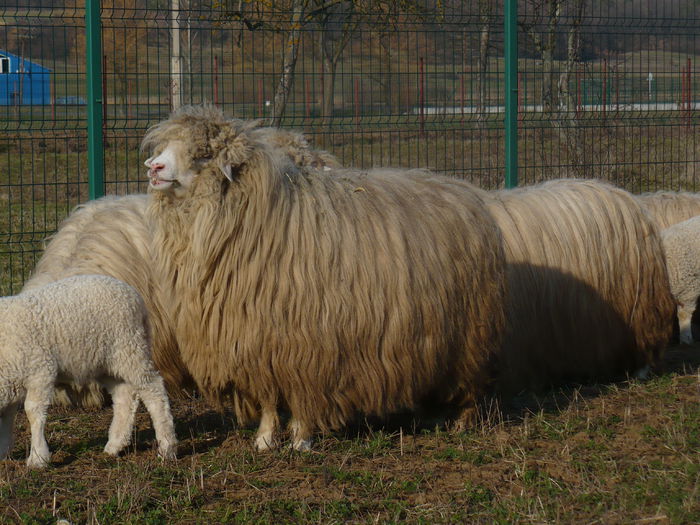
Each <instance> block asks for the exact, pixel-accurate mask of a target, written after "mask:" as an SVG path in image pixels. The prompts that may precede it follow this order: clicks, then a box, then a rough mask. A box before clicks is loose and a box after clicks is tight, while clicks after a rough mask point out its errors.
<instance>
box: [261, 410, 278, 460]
mask: <svg viewBox="0 0 700 525" xmlns="http://www.w3.org/2000/svg"><path fill="white" fill-rule="evenodd" d="M279 424H280V422H279V416H278V415H277V408H276V407H263V409H262V415H261V416H260V426H259V427H258V433H257V435H256V436H255V448H256V449H258V450H259V451H264V450H271V449H274V448H277V446H278V441H277V438H276V436H275V434H276V433H277V431H278V429H279Z"/></svg>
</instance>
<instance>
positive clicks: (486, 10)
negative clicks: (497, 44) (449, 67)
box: [462, 0, 493, 127]
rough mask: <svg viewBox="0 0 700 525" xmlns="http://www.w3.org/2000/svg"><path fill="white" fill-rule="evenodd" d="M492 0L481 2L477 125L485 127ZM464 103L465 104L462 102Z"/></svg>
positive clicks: (482, 0)
mask: <svg viewBox="0 0 700 525" xmlns="http://www.w3.org/2000/svg"><path fill="white" fill-rule="evenodd" d="M492 11H493V9H492V2H491V0H479V20H480V22H481V32H480V35H479V94H478V96H479V100H478V103H477V104H478V106H477V107H478V116H477V123H478V126H479V127H483V125H484V122H485V120H486V98H487V96H486V86H487V85H488V84H487V82H486V74H487V72H488V69H489V44H490V42H491V15H492ZM462 103H464V102H462Z"/></svg>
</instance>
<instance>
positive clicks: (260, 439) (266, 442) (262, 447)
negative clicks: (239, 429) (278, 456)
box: [255, 435, 279, 452]
mask: <svg viewBox="0 0 700 525" xmlns="http://www.w3.org/2000/svg"><path fill="white" fill-rule="evenodd" d="M278 446H279V443H277V440H276V439H275V438H273V437H271V436H269V435H267V436H257V437H256V438H255V449H256V450H257V451H258V452H267V451H268V450H274V449H276V448H277V447H278Z"/></svg>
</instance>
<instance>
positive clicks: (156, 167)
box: [148, 162, 165, 173]
mask: <svg viewBox="0 0 700 525" xmlns="http://www.w3.org/2000/svg"><path fill="white" fill-rule="evenodd" d="M164 168H165V164H163V163H162V162H152V163H151V164H150V165H149V166H148V171H150V172H151V173H157V172H159V171H161V170H162V169H164Z"/></svg>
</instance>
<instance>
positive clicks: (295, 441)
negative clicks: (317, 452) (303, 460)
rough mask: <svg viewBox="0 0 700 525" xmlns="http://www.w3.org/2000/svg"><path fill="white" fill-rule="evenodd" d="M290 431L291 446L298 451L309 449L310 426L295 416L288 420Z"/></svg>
mask: <svg viewBox="0 0 700 525" xmlns="http://www.w3.org/2000/svg"><path fill="white" fill-rule="evenodd" d="M289 430H291V433H292V448H293V449H294V450H298V451H300V452H306V451H309V450H311V434H312V431H311V426H310V425H308V424H307V423H305V422H304V421H301V420H299V419H296V418H292V419H291V420H290V421H289Z"/></svg>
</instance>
